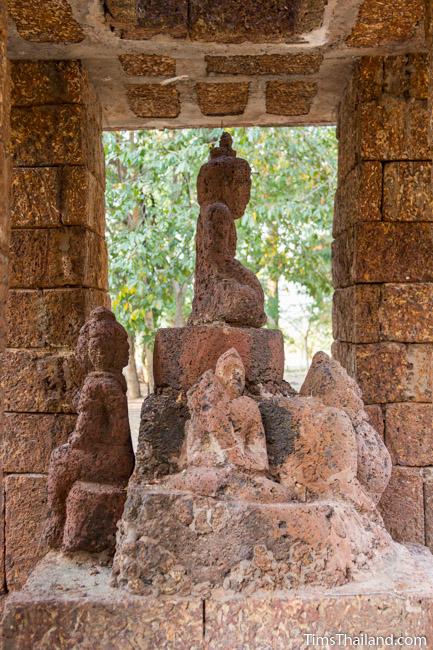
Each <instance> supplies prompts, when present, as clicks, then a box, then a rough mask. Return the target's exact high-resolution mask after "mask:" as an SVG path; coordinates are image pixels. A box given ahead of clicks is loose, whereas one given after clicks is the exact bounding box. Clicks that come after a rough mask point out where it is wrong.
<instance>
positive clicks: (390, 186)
mask: <svg viewBox="0 0 433 650" xmlns="http://www.w3.org/2000/svg"><path fill="white" fill-rule="evenodd" d="M431 177H432V165H431V163H430V162H398V163H387V164H385V166H384V181H383V218H384V220H385V221H433V193H432V187H431Z"/></svg>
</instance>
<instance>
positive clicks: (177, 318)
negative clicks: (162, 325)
mask: <svg viewBox="0 0 433 650" xmlns="http://www.w3.org/2000/svg"><path fill="white" fill-rule="evenodd" d="M173 289H174V298H175V305H176V311H175V315H174V326H175V327H185V325H186V322H185V316H184V315H183V306H184V304H185V289H186V287H185V285H184V284H179V282H177V281H176V280H173Z"/></svg>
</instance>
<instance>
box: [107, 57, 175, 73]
mask: <svg viewBox="0 0 433 650" xmlns="http://www.w3.org/2000/svg"><path fill="white" fill-rule="evenodd" d="M119 61H120V63H121V66H122V68H123V69H124V70H125V72H126V74H127V75H128V76H130V77H165V76H170V75H173V76H174V75H175V74H176V59H173V57H171V56H158V55H157V54H121V55H120V56H119Z"/></svg>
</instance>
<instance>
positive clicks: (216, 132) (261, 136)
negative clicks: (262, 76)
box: [104, 127, 337, 392]
mask: <svg viewBox="0 0 433 650" xmlns="http://www.w3.org/2000/svg"><path fill="white" fill-rule="evenodd" d="M228 130H229V131H230V132H231V134H232V136H233V138H234V146H235V148H236V149H237V152H238V155H239V156H241V157H243V158H246V159H247V160H248V162H249V163H250V165H251V167H252V193H251V201H250V204H249V206H248V208H247V212H246V214H245V216H244V217H243V218H242V219H241V220H240V221H238V222H237V231H238V254H237V257H238V259H239V260H240V261H241V262H242V263H243V264H245V265H246V266H248V267H249V268H251V269H252V270H253V271H254V272H255V273H257V275H258V277H259V278H260V280H261V282H262V285H263V288H264V290H265V294H266V312H267V314H268V319H269V323H268V326H269V327H279V328H280V329H282V330H283V334H285V338H286V342H287V346H288V349H292V350H295V351H296V350H299V351H301V350H302V354H303V359H304V362H305V363H306V362H307V360H308V358H309V357H310V356H311V353H312V350H313V348H314V347H319V346H320V347H323V346H324V347H327V344H328V342H329V339H330V314H331V309H330V299H331V282H330V268H331V263H330V241H331V224H332V211H333V198H334V193H335V187H336V173H337V172H336V170H337V145H336V138H335V130H334V129H332V128H329V127H305V128H281V127H279V128H258V127H257V128H256V127H254V128H237V129H228ZM220 135H221V129H185V130H180V131H169V130H164V131H135V132H129V133H128V132H118V133H107V134H105V135H104V139H105V154H106V163H107V190H106V201H107V243H108V249H109V258H110V293H111V297H112V305H113V309H114V311H115V313H116V316H117V318H118V319H119V320H120V321H121V322H122V323H123V325H124V326H125V327H126V329H127V331H128V333H129V335H130V340H131V343H132V348H133V349H134V345H135V347H136V348H137V347H139V348H140V349H141V350H142V360H143V367H144V374H145V379H146V381H147V383H148V384H149V388H150V389H151V384H152V378H151V355H152V345H153V339H154V335H155V331H156V330H157V328H158V327H161V326H167V325H175V326H181V325H183V324H185V320H186V318H187V316H188V313H189V310H190V307H191V300H192V293H193V270H194V236H195V227H196V221H197V216H198V205H197V203H196V178H197V174H198V171H199V168H200V166H201V165H202V164H203V162H205V161H206V160H207V158H208V155H209V149H210V147H211V146H213V145H214V144H215V143H216V142H217V141H218V139H219V136H220ZM136 356H137V355H136ZM131 361H133V360H132V359H131ZM133 365H134V364H133V363H132V364H131V366H133ZM134 373H135V369H134V368H133V367H130V368H129V376H128V379H129V386H130V392H134V390H135V391H136V390H137V386H135V388H134V386H133V383H134Z"/></svg>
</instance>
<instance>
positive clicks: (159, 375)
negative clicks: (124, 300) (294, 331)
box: [153, 324, 284, 390]
mask: <svg viewBox="0 0 433 650" xmlns="http://www.w3.org/2000/svg"><path fill="white" fill-rule="evenodd" d="M230 348H236V350H237V351H238V352H239V354H240V356H241V358H242V362H243V364H244V366H245V375H246V380H247V384H259V383H261V384H267V383H270V384H279V383H281V382H282V380H283V373H284V345H283V337H282V334H281V332H280V331H279V330H268V329H257V328H254V327H230V326H229V325H224V324H221V325H196V326H192V327H170V328H167V329H160V330H158V332H157V334H156V338H155V350H154V361H153V365H154V376H155V386H156V388H166V387H169V388H173V389H175V390H182V389H183V390H188V388H191V386H192V385H193V384H195V382H196V381H197V380H198V378H199V377H200V375H202V374H203V373H204V372H206V370H209V369H211V370H215V364H216V362H217V360H218V358H219V357H220V356H221V355H222V354H223V353H224V352H226V351H227V350H229V349H230Z"/></svg>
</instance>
